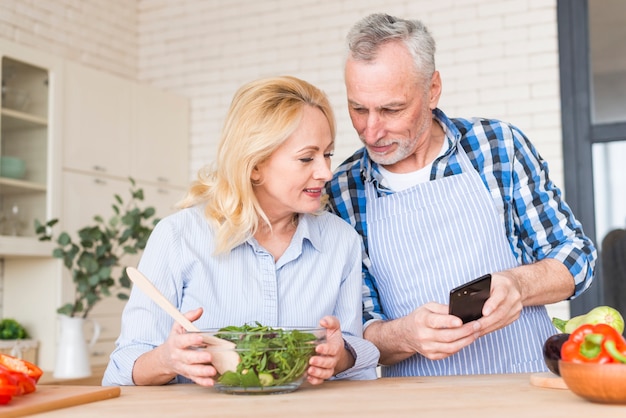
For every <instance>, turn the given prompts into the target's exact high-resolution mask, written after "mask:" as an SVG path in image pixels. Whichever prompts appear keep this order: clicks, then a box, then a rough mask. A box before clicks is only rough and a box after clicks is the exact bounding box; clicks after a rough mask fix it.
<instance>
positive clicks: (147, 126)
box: [131, 84, 189, 187]
mask: <svg viewBox="0 0 626 418" xmlns="http://www.w3.org/2000/svg"><path fill="white" fill-rule="evenodd" d="M134 94H135V97H134V100H133V105H134V110H133V118H134V121H133V122H134V134H133V141H134V144H133V151H134V152H133V157H134V158H133V161H132V164H131V175H132V177H133V178H135V179H137V180H143V181H146V182H152V183H159V184H162V185H173V186H185V187H186V186H187V184H188V180H189V172H188V167H189V161H188V160H189V145H188V144H189V102H188V100H187V99H186V98H183V97H180V96H177V95H174V94H172V93H169V92H165V91H162V90H159V89H156V88H154V87H151V86H146V85H141V84H137V85H135V89H134Z"/></svg>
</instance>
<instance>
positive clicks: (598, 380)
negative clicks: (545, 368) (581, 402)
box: [559, 360, 626, 404]
mask: <svg viewBox="0 0 626 418" xmlns="http://www.w3.org/2000/svg"><path fill="white" fill-rule="evenodd" d="M559 371H560V372H561V377H562V378H563V380H564V381H565V384H566V385H567V387H568V388H569V389H570V390H571V391H572V392H574V393H575V394H576V395H578V396H580V397H582V398H585V399H587V400H589V401H592V402H597V403H612V404H626V364H622V363H607V364H598V363H573V362H571V361H563V360H561V361H559Z"/></svg>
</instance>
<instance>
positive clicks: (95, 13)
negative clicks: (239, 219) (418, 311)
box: [0, 0, 568, 317]
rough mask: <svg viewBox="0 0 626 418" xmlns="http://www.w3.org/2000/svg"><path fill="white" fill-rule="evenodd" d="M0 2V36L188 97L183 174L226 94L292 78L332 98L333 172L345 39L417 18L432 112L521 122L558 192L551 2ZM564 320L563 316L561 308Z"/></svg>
mask: <svg viewBox="0 0 626 418" xmlns="http://www.w3.org/2000/svg"><path fill="white" fill-rule="evenodd" d="M382 3H383V2H381V1H380V0H376V1H374V0H295V1H294V0H260V1H259V0H212V1H209V0H1V1H0V37H2V38H7V39H9V40H12V41H14V42H17V43H21V44H24V45H28V46H31V47H35V48H38V49H42V50H45V51H47V52H50V53H55V54H58V55H60V56H62V57H64V58H67V59H72V60H75V61H79V62H81V63H83V64H86V65H90V66H93V67H96V68H100V69H102V70H105V71H108V72H111V73H114V74H117V75H121V76H124V77H127V78H135V79H138V80H141V81H145V82H148V83H151V84H154V85H157V86H159V87H161V88H164V89H167V90H172V91H175V92H178V93H179V94H182V95H184V96H186V97H188V98H189V99H190V101H191V135H192V137H191V150H190V155H191V172H190V178H191V177H194V176H195V172H196V171H197V169H198V168H199V167H201V166H202V165H203V164H205V163H208V162H210V161H212V158H213V155H214V150H215V148H216V141H217V138H218V135H219V130H220V128H221V124H222V120H223V117H224V114H225V112H226V109H227V107H228V104H229V102H230V100H231V98H232V95H233V93H234V92H235V90H236V89H237V87H238V86H240V85H241V84H243V83H245V82H247V81H250V80H252V79H254V78H257V77H260V76H267V75H276V74H292V75H295V76H297V77H301V78H303V79H306V80H307V81H310V82H312V83H314V84H316V85H318V86H319V87H321V88H322V89H323V90H324V91H326V92H327V93H328V95H329V96H330V99H331V102H332V103H333V105H334V108H335V111H336V115H337V121H338V136H337V149H336V152H335V158H334V161H333V163H334V164H335V165H336V164H338V163H339V162H341V161H342V160H343V158H345V157H346V156H348V155H349V154H350V153H351V152H352V151H353V150H354V149H356V147H358V146H359V144H360V143H359V141H358V139H357V138H356V135H355V133H354V131H353V129H352V127H351V124H350V121H349V119H348V117H347V111H346V109H345V91H344V86H343V80H342V78H343V75H342V67H343V55H344V38H345V34H346V32H347V31H348V29H349V28H350V26H351V25H352V24H353V23H354V22H355V21H356V20H358V19H359V18H360V17H362V16H364V15H366V14H368V13H372V12H387V13H390V14H395V15H398V16H401V17H415V18H419V19H421V20H423V21H424V22H425V23H426V24H427V25H428V26H429V28H430V29H431V31H432V32H433V34H434V36H435V39H436V41H437V44H438V52H437V56H436V57H437V66H438V69H439V70H440V71H441V73H442V79H443V95H442V99H441V101H440V107H441V108H442V109H444V111H446V113H448V114H449V115H450V116H462V117H470V116H484V117H496V118H501V119H504V120H506V121H508V122H511V123H513V124H515V125H517V126H519V127H520V128H521V129H522V130H523V131H524V132H525V133H526V134H527V135H528V136H529V137H530V138H531V140H533V142H534V143H535V145H536V146H537V148H538V149H539V152H540V153H541V154H542V156H543V157H544V158H545V159H546V160H548V161H549V163H550V165H551V174H552V178H553V180H554V181H555V183H556V184H557V185H560V186H562V185H563V174H562V152H561V120H560V98H559V77H558V76H559V68H558V51H557V26H556V1H555V0H437V1H433V0H387V1H385V2H384V7H383V6H381V4H382ZM559 315H560V316H562V317H566V315H568V313H567V312H566V311H562V312H559Z"/></svg>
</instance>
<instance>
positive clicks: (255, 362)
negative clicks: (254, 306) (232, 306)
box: [216, 322, 316, 388]
mask: <svg viewBox="0 0 626 418" xmlns="http://www.w3.org/2000/svg"><path fill="white" fill-rule="evenodd" d="M216 336H217V337H219V338H223V339H225V340H229V341H232V342H234V343H235V345H236V348H235V349H236V351H237V353H239V357H240V358H241V361H240V363H239V365H238V366H237V370H236V371H235V372H232V371H230V372H226V373H224V374H223V375H222V376H220V377H219V378H218V382H220V383H221V384H223V385H226V386H241V387H244V388H249V387H259V386H280V385H283V384H286V383H289V382H291V381H293V380H296V379H298V378H300V377H301V376H302V375H303V374H304V373H305V372H306V369H307V367H308V364H309V358H310V357H311V356H312V355H313V354H315V344H314V342H315V340H316V336H315V335H314V334H313V333H309V332H302V331H298V330H285V329H281V328H272V327H269V326H264V325H261V324H260V323H258V322H257V323H256V325H249V324H246V325H243V326H240V327H237V326H229V327H224V328H221V329H220V330H219V332H218V334H217V335H216Z"/></svg>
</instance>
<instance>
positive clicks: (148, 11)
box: [138, 0, 562, 184]
mask: <svg viewBox="0 0 626 418" xmlns="http://www.w3.org/2000/svg"><path fill="white" fill-rule="evenodd" d="M384 3H385V7H382V6H381V2H380V1H364V0H299V1H292V0H272V1H268V0H261V1H255V0H230V1H211V2H207V1H205V2H202V1H197V0H180V1H176V2H174V1H163V0H141V1H139V14H138V20H139V78H141V79H143V80H146V81H148V82H150V83H154V84H157V85H159V86H162V87H164V88H168V89H172V90H176V91H179V92H182V93H183V94H185V95H186V96H188V97H190V98H191V99H192V141H191V143H192V147H193V148H192V150H191V155H192V164H191V165H192V171H194V172H195V170H196V169H197V168H199V167H200V166H201V165H202V164H204V163H206V162H208V161H210V160H211V159H212V156H213V150H214V149H215V143H216V139H217V137H218V134H219V130H220V127H221V122H222V120H223V117H224V113H225V112H226V108H227V106H228V103H229V102H230V99H231V97H232V95H233V93H234V92H235V90H236V88H237V87H238V86H239V85H241V84H242V83H245V82H247V81H249V80H251V79H254V78H257V77H260V76H266V75H275V74H286V73H289V74H293V75H295V76H298V77H301V78H304V79H306V80H308V81H310V82H312V83H314V84H316V85H318V86H319V87H321V88H322V89H324V90H325V91H326V92H327V93H328V94H329V95H330V97H331V101H332V103H333V105H334V107H335V110H336V113H337V119H338V122H339V123H338V126H339V129H338V138H337V152H336V153H335V161H334V163H335V164H338V163H339V162H340V161H341V160H342V159H343V158H344V157H346V156H347V155H349V154H350V153H351V152H352V151H353V150H354V149H355V148H356V147H357V146H358V145H359V142H358V139H357V138H356V135H355V134H354V132H353V130H352V127H351V124H350V122H349V120H348V117H347V112H346V110H345V98H344V86H343V81H342V77H343V75H342V66H343V56H344V38H345V35H346V33H347V31H348V29H349V28H350V26H351V25H352V24H353V23H354V22H356V20H358V19H359V18H361V17H363V16H365V15H366V14H368V13H372V12H387V13H390V14H396V15H398V16H403V17H414V18H419V19H421V20H423V21H424V22H425V23H426V24H427V25H428V26H429V27H430V29H431V31H432V32H433V34H434V36H435V39H436V40H437V43H438V53H437V65H438V68H439V70H440V71H441V73H442V78H443V88H444V92H443V97H442V101H441V107H442V108H443V109H444V110H445V111H446V112H448V113H449V114H450V115H456V116H464V117H469V116H486V117H498V118H503V119H505V120H507V121H510V122H512V123H514V124H516V125H518V126H519V127H521V128H522V129H523V130H524V131H525V132H526V133H527V134H528V135H529V136H530V137H531V138H532V139H533V140H534V141H535V143H536V145H537V146H538V147H539V150H540V152H541V154H542V155H543V157H544V158H546V159H547V160H548V161H550V162H551V164H552V170H553V173H554V177H555V180H556V181H557V183H558V184H562V163H561V157H562V156H561V127H560V101H559V84H558V83H559V78H558V54H557V28H556V2H555V1H552V0H549V1H545V0H538V1H529V0H459V1H453V0H439V1H432V0H388V1H386V2H384Z"/></svg>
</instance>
